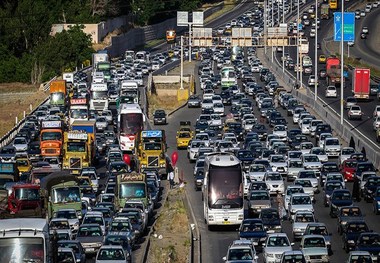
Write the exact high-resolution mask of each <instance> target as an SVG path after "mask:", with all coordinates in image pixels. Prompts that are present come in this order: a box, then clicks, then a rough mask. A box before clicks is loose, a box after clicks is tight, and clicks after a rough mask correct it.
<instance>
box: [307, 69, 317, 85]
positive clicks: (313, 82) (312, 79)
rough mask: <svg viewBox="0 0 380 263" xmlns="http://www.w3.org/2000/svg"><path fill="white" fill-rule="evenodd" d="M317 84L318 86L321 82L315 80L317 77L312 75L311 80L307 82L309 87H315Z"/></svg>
mask: <svg viewBox="0 0 380 263" xmlns="http://www.w3.org/2000/svg"><path fill="white" fill-rule="evenodd" d="M305 70H306V69H305ZM315 82H317V85H318V84H319V81H318V79H316V78H315V75H310V76H309V79H308V81H307V84H308V85H309V87H311V86H314V85H315Z"/></svg>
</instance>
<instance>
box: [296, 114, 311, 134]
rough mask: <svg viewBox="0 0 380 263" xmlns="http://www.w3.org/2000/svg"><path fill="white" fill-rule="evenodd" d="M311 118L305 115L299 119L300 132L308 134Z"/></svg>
mask: <svg viewBox="0 0 380 263" xmlns="http://www.w3.org/2000/svg"><path fill="white" fill-rule="evenodd" d="M312 120H313V119H312V118H309V117H305V118H303V119H302V120H300V121H299V125H300V128H301V132H302V134H310V128H311V121H312Z"/></svg>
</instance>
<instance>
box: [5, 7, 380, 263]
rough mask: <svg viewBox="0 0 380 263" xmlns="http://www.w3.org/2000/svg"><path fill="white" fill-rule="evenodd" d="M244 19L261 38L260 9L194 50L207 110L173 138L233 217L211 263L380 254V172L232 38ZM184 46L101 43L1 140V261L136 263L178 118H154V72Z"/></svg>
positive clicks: (214, 225) (206, 202) (200, 189)
mask: <svg viewBox="0 0 380 263" xmlns="http://www.w3.org/2000/svg"><path fill="white" fill-rule="evenodd" d="M275 5H276V7H277V8H280V7H279V6H278V4H277V3H276V4H275ZM282 8H285V5H284V6H282ZM287 9H289V6H287ZM238 26H239V27H248V26H251V27H253V28H254V31H256V32H255V33H254V34H255V36H257V37H260V33H257V32H260V31H262V30H263V9H262V8H261V7H255V8H254V9H253V10H250V11H248V12H246V13H245V14H243V15H241V16H240V17H238V18H236V19H233V20H232V21H230V22H229V23H227V24H226V25H225V26H223V27H220V28H217V29H216V32H215V33H216V34H217V35H218V36H219V37H220V38H221V39H223V43H224V45H223V46H218V47H211V48H203V49H202V48H194V49H193V52H197V53H198V54H197V56H196V57H200V58H201V60H200V61H198V62H197V66H196V69H197V70H198V72H197V73H198V78H199V80H197V81H196V83H197V87H196V89H197V91H198V94H193V95H191V96H190V97H189V99H188V101H187V108H186V110H188V111H191V112H192V113H194V116H195V115H196V116H197V117H196V119H194V120H182V121H180V123H179V124H180V125H179V129H178V131H176V137H175V142H176V147H177V149H178V154H179V156H180V157H182V156H183V157H184V156H186V157H184V158H187V159H188V161H189V162H190V163H192V165H193V168H194V169H193V170H192V171H191V172H192V173H193V174H192V175H191V176H192V178H193V182H187V187H193V188H194V189H195V190H196V194H197V195H200V196H201V197H202V203H203V217H204V218H202V221H203V219H204V222H205V225H206V228H207V231H210V232H219V231H221V232H223V231H225V228H227V229H228V230H227V231H229V232H231V231H232V232H233V231H236V228H237V235H236V239H235V240H233V241H232V242H230V243H229V244H228V249H227V250H226V251H225V253H224V256H223V258H218V259H215V260H214V261H213V262H266V263H275V262H276V263H277V262H281V263H286V262H305V263H306V262H350V263H351V262H352V263H353V262H378V257H380V234H379V233H378V232H376V231H375V230H376V229H374V228H371V227H370V225H371V222H369V220H368V219H367V218H371V219H372V220H374V218H376V215H377V214H379V213H380V177H379V175H378V170H377V169H376V167H375V166H374V164H373V163H372V162H371V161H370V160H368V159H367V157H366V154H365V151H362V149H356V148H355V145H348V142H344V141H342V140H341V139H340V138H339V137H337V136H336V133H335V132H334V131H333V130H332V128H331V126H330V125H329V123H328V120H327V119H326V118H322V117H320V116H317V115H316V114H315V113H314V112H313V111H312V110H311V109H310V108H308V107H307V106H305V105H303V104H302V103H300V102H299V101H298V100H297V98H296V97H295V96H294V95H292V93H291V92H290V91H289V88H288V87H283V86H280V83H279V81H278V80H277V79H276V76H275V74H274V72H271V70H270V69H269V68H268V67H266V66H264V65H263V63H262V62H261V60H260V58H259V57H258V49H259V48H256V47H248V48H242V47H238V46H234V47H232V46H231V38H230V35H231V31H232V28H233V27H238ZM289 32H293V28H291V27H290V28H289ZM168 36H169V37H170V39H171V42H173V40H172V38H173V32H170V34H168ZM168 36H167V37H168ZM174 38H175V32H174ZM186 52H188V50H187V49H186V51H185V53H186ZM191 55H193V54H191ZM178 57H179V47H178V46H175V47H174V49H173V50H170V51H169V52H162V53H157V54H149V52H147V51H138V52H135V51H131V50H127V51H126V52H125V55H124V57H123V59H121V60H118V61H116V62H111V60H110V57H109V55H108V54H107V53H106V52H103V51H99V52H97V53H94V54H93V56H92V69H90V70H89V71H80V72H77V73H75V74H74V73H64V74H63V76H62V79H60V80H53V81H52V82H51V83H50V91H49V92H50V95H49V98H50V99H49V100H48V102H47V103H45V104H43V105H41V106H39V107H38V108H37V109H36V110H35V111H33V113H32V114H30V115H28V116H27V117H26V119H25V122H24V124H23V126H22V127H21V128H20V129H19V131H18V133H17V135H16V136H15V138H14V139H13V141H12V142H11V143H10V144H8V145H6V146H4V147H2V148H1V149H0V185H1V186H2V187H1V188H0V205H1V208H0V212H1V218H2V219H1V220H0V230H1V233H2V235H0V249H1V250H0V251H1V253H0V262H82V263H83V262H94V261H95V262H133V261H134V258H135V256H134V254H135V251H136V249H137V247H139V245H140V244H141V243H142V242H143V240H144V237H147V235H148V233H149V229H150V227H151V225H152V222H153V221H154V218H155V214H156V213H157V208H158V207H159V206H160V204H159V203H160V202H161V199H162V198H161V196H162V192H163V188H164V187H166V184H164V183H163V182H162V180H164V179H167V178H166V177H167V174H168V173H170V172H172V171H173V166H175V163H172V161H173V160H170V158H169V157H168V156H167V151H168V146H167V141H166V131H165V128H167V127H170V118H172V117H168V116H167V115H166V112H165V111H164V110H157V111H155V112H154V113H153V118H152V120H151V121H149V119H148V116H146V115H145V113H144V111H143V106H145V105H141V97H143V96H145V94H142V93H143V92H144V89H145V86H144V84H145V83H144V77H145V76H146V75H148V74H149V73H150V72H152V71H154V70H157V69H159V68H161V67H162V66H163V65H164V64H165V63H167V62H169V61H170V60H172V61H173V60H178ZM305 61H306V59H305ZM286 64H287V67H288V66H289V67H293V68H294V62H292V61H291V59H288V60H287V63H286ZM306 68H308V67H306ZM323 85H326V88H327V89H326V97H327V96H332V97H334V94H335V96H336V91H335V93H334V90H333V88H329V87H330V86H329V85H328V83H324V82H323V81H321V82H320V83H319V86H323ZM347 106H348V105H347ZM353 106H354V105H350V107H351V108H352V107H353ZM353 110H354V109H351V112H354V111H353ZM353 114H354V113H353ZM376 116H378V115H376ZM351 117H352V118H355V117H356V116H351ZM163 124H164V125H165V124H169V125H167V126H161V125H163ZM158 125H160V126H158ZM151 126H152V127H153V128H154V129H152V128H151ZM158 127H160V128H158ZM364 211H367V213H365V212H364ZM368 211H371V212H370V213H371V215H369V214H368ZM321 214H326V217H322V216H320V215H321ZM372 214H373V215H372ZM325 219H326V222H325ZM331 220H333V222H334V223H333V225H332V224H331ZM327 221H328V222H327ZM230 226H236V228H233V229H234V230H231V228H229V227H230ZM334 239H335V240H336V239H337V240H338V241H339V242H335V243H333V240H334ZM204 245H205V244H204ZM205 246H206V245H205ZM336 255H340V256H339V258H338V257H336ZM341 255H344V257H341ZM334 256H335V257H334Z"/></svg>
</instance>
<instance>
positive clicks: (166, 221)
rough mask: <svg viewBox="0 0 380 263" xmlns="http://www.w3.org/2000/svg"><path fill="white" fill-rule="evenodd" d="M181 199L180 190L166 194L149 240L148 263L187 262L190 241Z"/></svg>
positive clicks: (187, 222) (181, 192)
mask: <svg viewBox="0 0 380 263" xmlns="http://www.w3.org/2000/svg"><path fill="white" fill-rule="evenodd" d="M183 197H184V192H183V191H182V189H174V190H170V192H169V193H168V198H167V200H166V202H165V205H164V207H163V209H162V211H161V213H160V216H159V217H158V219H157V222H156V224H155V226H154V229H155V233H154V234H153V236H151V238H150V240H151V246H150V251H149V257H148V262H151V263H161V262H179V263H182V262H188V260H187V259H188V256H189V255H188V252H189V248H190V245H191V241H190V237H189V234H190V232H189V231H190V228H189V220H188V218H187V213H186V210H185V206H184V203H183V201H182V200H183ZM156 235H157V237H155V236H156ZM160 235H162V238H161V239H160V238H159V236H160Z"/></svg>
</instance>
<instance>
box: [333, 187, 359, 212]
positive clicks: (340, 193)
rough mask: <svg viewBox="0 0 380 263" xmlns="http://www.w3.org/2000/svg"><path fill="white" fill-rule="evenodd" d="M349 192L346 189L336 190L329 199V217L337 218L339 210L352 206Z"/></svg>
mask: <svg viewBox="0 0 380 263" xmlns="http://www.w3.org/2000/svg"><path fill="white" fill-rule="evenodd" d="M352 204H353V202H352V196H351V192H350V191H349V190H348V189H336V190H334V191H333V192H332V193H331V197H330V216H331V217H332V218H333V217H337V214H338V211H339V208H340V207H342V206H350V205H352Z"/></svg>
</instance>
